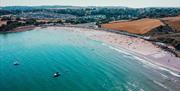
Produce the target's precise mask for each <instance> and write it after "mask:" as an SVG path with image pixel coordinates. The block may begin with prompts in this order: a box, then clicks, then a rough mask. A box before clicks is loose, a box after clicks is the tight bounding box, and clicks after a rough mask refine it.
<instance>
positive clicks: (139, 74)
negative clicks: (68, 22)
mask: <svg viewBox="0 0 180 91" xmlns="http://www.w3.org/2000/svg"><path fill="white" fill-rule="evenodd" d="M15 61H18V63H19V65H16V66H15V65H13V62H15ZM144 61H146V60H144ZM55 72H59V73H60V76H59V77H56V78H54V77H53V74H54V73H55ZM179 84H180V78H179V77H176V76H173V75H171V74H169V72H167V71H163V70H158V69H156V68H154V66H150V65H147V64H144V63H143V62H141V61H140V60H139V59H138V58H137V57H135V56H134V55H130V54H129V53H126V52H125V51H123V50H120V49H116V48H114V47H112V46H110V45H107V44H105V43H102V42H100V41H95V40H92V39H89V38H88V37H87V36H85V35H84V34H82V33H80V32H74V31H68V30H52V29H34V30H31V31H26V32H20V33H9V34H0V91H169V90H172V91H179V90H180V85H179Z"/></svg>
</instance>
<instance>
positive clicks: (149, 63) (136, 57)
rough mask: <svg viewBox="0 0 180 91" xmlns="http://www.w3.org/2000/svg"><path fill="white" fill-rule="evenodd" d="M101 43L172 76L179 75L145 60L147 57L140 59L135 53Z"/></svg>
mask: <svg viewBox="0 0 180 91" xmlns="http://www.w3.org/2000/svg"><path fill="white" fill-rule="evenodd" d="M102 45H104V46H107V47H109V48H110V49H113V50H115V51H118V52H120V53H123V54H126V55H128V56H132V57H134V58H135V59H137V60H139V61H140V62H142V63H143V64H145V65H148V66H151V67H153V68H156V69H160V70H163V71H166V72H168V73H170V74H171V75H173V76H176V77H180V75H179V74H177V73H175V72H173V71H171V70H169V69H166V68H164V67H161V66H158V65H155V64H153V63H151V62H149V61H146V60H149V59H147V58H144V59H142V58H140V57H138V56H136V55H133V54H130V53H127V52H125V51H123V50H120V49H118V48H115V47H113V46H110V45H107V44H105V43H102ZM145 59H146V60H145Z"/></svg>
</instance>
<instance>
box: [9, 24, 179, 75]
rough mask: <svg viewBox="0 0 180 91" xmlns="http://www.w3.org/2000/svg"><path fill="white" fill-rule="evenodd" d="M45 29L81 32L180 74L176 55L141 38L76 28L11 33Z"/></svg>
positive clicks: (53, 28)
mask: <svg viewBox="0 0 180 91" xmlns="http://www.w3.org/2000/svg"><path fill="white" fill-rule="evenodd" d="M43 28H45V29H50V30H69V31H73V32H80V33H83V34H84V35H85V36H87V37H89V38H90V39H93V40H96V41H101V42H104V43H106V44H108V45H112V46H113V47H115V48H119V49H123V50H125V51H128V52H129V53H132V54H133V55H136V56H138V57H140V58H143V59H145V60H146V61H148V62H150V63H153V64H156V65H158V66H161V67H165V68H167V69H169V70H173V71H175V72H177V73H180V66H179V65H180V58H178V57H176V56H175V55H174V54H172V53H170V52H168V51H165V50H163V49H161V48H160V47H158V46H157V45H154V44H153V43H152V42H150V41H146V40H144V39H141V38H136V37H131V36H127V35H122V34H116V33H112V32H108V31H103V30H98V29H96V30H95V29H90V28H83V27H76V26H47V27H36V26H23V27H18V28H16V29H14V30H12V31H10V32H22V31H27V30H32V29H43Z"/></svg>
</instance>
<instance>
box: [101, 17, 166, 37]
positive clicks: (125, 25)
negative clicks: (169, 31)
mask: <svg viewBox="0 0 180 91" xmlns="http://www.w3.org/2000/svg"><path fill="white" fill-rule="evenodd" d="M163 25H164V23H163V22H161V21H160V20H158V19H148V18H145V19H140V20H134V21H119V22H111V23H108V24H102V25H101V27H102V28H108V29H113V30H123V31H127V32H129V33H135V34H145V33H147V32H149V31H151V30H152V29H154V28H157V27H159V26H163Z"/></svg>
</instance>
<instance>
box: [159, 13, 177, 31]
mask: <svg viewBox="0 0 180 91" xmlns="http://www.w3.org/2000/svg"><path fill="white" fill-rule="evenodd" d="M161 20H162V21H163V22H164V23H165V24H168V25H169V26H170V27H172V28H173V29H174V30H175V31H176V32H180V16H177V17H165V18H161Z"/></svg>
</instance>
